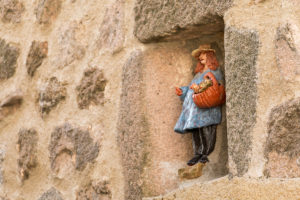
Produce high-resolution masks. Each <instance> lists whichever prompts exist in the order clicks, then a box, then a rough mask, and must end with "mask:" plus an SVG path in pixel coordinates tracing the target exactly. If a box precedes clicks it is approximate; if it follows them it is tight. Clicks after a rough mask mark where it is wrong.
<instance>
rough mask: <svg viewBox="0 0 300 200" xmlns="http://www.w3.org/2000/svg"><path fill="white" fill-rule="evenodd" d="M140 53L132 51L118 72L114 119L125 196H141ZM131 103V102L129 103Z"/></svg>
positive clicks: (144, 127)
mask: <svg viewBox="0 0 300 200" xmlns="http://www.w3.org/2000/svg"><path fill="white" fill-rule="evenodd" d="M142 60H143V53H142V52H141V51H134V52H132V53H131V55H130V57H129V58H128V59H127V61H126V63H125V65H124V67H123V72H122V93H121V100H120V102H121V104H120V113H119V120H118V136H117V137H118V138H117V139H118V144H119V147H120V152H121V156H122V166H123V169H124V176H125V199H127V200H135V199H141V198H142V196H143V191H142V190H143V189H142V187H143V186H142V184H139V183H142V173H143V168H144V166H145V164H146V160H147V154H146V151H145V146H146V141H147V135H148V134H149V133H148V132H149V131H148V125H147V122H146V116H145V112H143V110H144V109H143V108H144V105H143V103H144V102H145V101H144V100H143V98H144V95H143V93H144V89H143V87H142V86H143V66H142ZM133 102H134V103H133Z"/></svg>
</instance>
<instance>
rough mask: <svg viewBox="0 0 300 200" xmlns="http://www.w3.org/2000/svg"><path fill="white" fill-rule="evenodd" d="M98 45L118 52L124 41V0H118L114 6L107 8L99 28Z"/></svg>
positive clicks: (112, 51)
mask: <svg viewBox="0 0 300 200" xmlns="http://www.w3.org/2000/svg"><path fill="white" fill-rule="evenodd" d="M99 32H100V34H99V37H98V38H99V40H98V47H99V48H100V49H102V48H106V49H107V50H108V51H109V52H111V53H117V52H119V51H120V50H121V49H122V48H123V43H124V37H125V36H124V35H125V34H124V0H116V1H115V2H114V3H113V5H112V7H110V8H109V9H106V11H105V15H104V18H103V21H102V23H101V26H100V30H99Z"/></svg>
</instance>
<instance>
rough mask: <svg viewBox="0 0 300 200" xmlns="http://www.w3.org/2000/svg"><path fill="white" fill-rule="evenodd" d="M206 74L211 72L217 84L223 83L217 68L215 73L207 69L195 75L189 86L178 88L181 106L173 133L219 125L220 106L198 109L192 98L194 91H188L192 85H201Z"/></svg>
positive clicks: (220, 116)
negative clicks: (180, 91) (180, 92)
mask: <svg viewBox="0 0 300 200" xmlns="http://www.w3.org/2000/svg"><path fill="white" fill-rule="evenodd" d="M208 72H212V73H213V74H214V76H215V77H216V79H217V80H218V82H220V81H223V76H222V72H221V71H220V69H219V68H218V69H217V70H215V71H213V70H210V69H208V70H206V71H205V72H203V73H200V72H199V73H197V74H196V75H195V77H194V79H193V80H192V81H191V83H190V85H189V86H184V87H181V88H180V89H181V90H182V95H181V96H180V99H181V100H182V101H183V105H182V111H181V114H180V117H179V119H178V121H177V123H176V125H175V127H174V131H175V132H177V133H186V132H188V131H189V130H190V129H195V128H201V127H205V126H209V125H213V124H219V123H221V119H222V112H221V106H217V107H213V108H199V107H197V106H196V104H195V103H194V101H193V98H192V96H193V94H194V91H193V90H192V89H190V86H191V85H192V84H193V83H196V84H199V83H201V82H202V81H203V80H204V79H203V77H204V75H205V74H206V73H208Z"/></svg>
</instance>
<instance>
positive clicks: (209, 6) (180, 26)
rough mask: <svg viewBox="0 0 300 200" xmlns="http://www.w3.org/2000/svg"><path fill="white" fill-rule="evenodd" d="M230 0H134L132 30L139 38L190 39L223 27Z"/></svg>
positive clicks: (220, 29)
mask: <svg viewBox="0 0 300 200" xmlns="http://www.w3.org/2000/svg"><path fill="white" fill-rule="evenodd" d="M231 5H232V0H205V1H193V0H188V1H174V0H171V1H160V0H137V1H136V4H135V8H134V11H135V12H134V14H135V27H134V34H135V36H136V37H137V38H138V39H139V40H140V41H142V42H152V41H159V40H170V39H171V40H176V39H178V38H184V39H192V38H197V37H199V36H200V35H201V36H202V37H203V36H204V35H212V34H215V33H216V32H223V31H224V24H223V19H222V17H223V15H224V13H225V11H226V10H227V9H228V8H230V7H231Z"/></svg>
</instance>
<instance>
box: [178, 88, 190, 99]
mask: <svg viewBox="0 0 300 200" xmlns="http://www.w3.org/2000/svg"><path fill="white" fill-rule="evenodd" d="M180 89H181V90H182V95H180V96H179V97H180V100H181V101H184V98H185V96H186V93H187V91H188V90H189V87H188V86H183V87H180Z"/></svg>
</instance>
